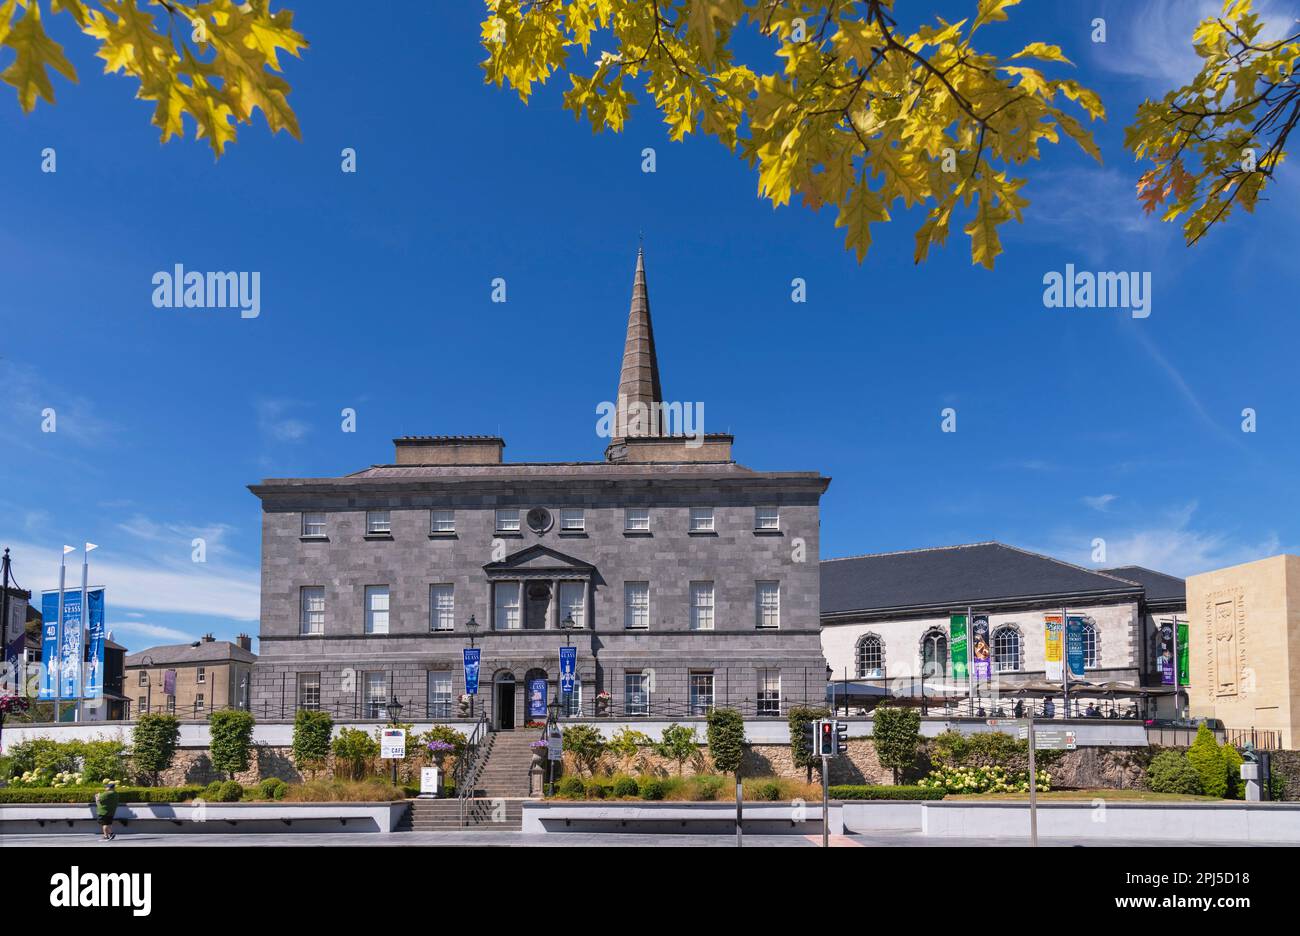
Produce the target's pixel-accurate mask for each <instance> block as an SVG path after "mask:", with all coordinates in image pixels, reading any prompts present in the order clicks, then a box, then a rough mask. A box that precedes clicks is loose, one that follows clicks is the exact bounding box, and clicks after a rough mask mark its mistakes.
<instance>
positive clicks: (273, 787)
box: [257, 777, 289, 800]
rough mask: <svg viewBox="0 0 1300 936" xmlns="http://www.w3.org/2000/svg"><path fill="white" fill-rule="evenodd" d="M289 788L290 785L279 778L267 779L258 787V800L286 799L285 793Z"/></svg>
mask: <svg viewBox="0 0 1300 936" xmlns="http://www.w3.org/2000/svg"><path fill="white" fill-rule="evenodd" d="M288 787H289V784H287V783H285V782H284V781H283V780H281V779H280V778H279V777H267V778H266V779H265V780H263V781H262V782H261V783H259V784H258V785H257V796H258V799H265V800H278V799H284V791H285V790H286V789H288Z"/></svg>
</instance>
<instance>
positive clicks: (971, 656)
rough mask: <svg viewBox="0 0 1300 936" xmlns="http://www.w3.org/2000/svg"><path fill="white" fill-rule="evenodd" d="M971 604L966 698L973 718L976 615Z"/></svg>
mask: <svg viewBox="0 0 1300 936" xmlns="http://www.w3.org/2000/svg"><path fill="white" fill-rule="evenodd" d="M971 610H972V609H971V606H970V605H967V606H966V699H967V701H968V702H970V714H971V718H974V717H975V617H974V615H973V614H972V613H971Z"/></svg>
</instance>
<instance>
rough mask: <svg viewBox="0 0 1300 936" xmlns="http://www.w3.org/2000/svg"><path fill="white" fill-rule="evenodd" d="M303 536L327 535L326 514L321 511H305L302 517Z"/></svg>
mask: <svg viewBox="0 0 1300 936" xmlns="http://www.w3.org/2000/svg"><path fill="white" fill-rule="evenodd" d="M302 535H303V536H324V535H325V514H324V513H322V512H320V511H304V512H303V515H302Z"/></svg>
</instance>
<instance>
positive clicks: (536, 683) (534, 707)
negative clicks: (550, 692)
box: [528, 679, 546, 718]
mask: <svg viewBox="0 0 1300 936" xmlns="http://www.w3.org/2000/svg"><path fill="white" fill-rule="evenodd" d="M528 717H529V718H545V717H546V680H545V679H530V680H528Z"/></svg>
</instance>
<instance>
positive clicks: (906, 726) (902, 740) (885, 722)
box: [871, 705, 921, 783]
mask: <svg viewBox="0 0 1300 936" xmlns="http://www.w3.org/2000/svg"><path fill="white" fill-rule="evenodd" d="M871 737H872V740H873V741H874V742H875V746H876V758H877V759H878V760H879V761H880V766H881V767H888V768H889V769H890V770H892V771H893V772H894V782H895V783H897V782H898V777H899V774H900V773H902V772H903V771H904V770H910V769H911V768H912V767H913V766H915V764H916V752H917V748H918V747H919V746H920V743H921V713H920V712H919V711H917V710H916V709H914V708H899V707H896V706H892V705H881V706H879V707H877V708H876V711H875V718H874V721H873V727H872V729H871Z"/></svg>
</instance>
